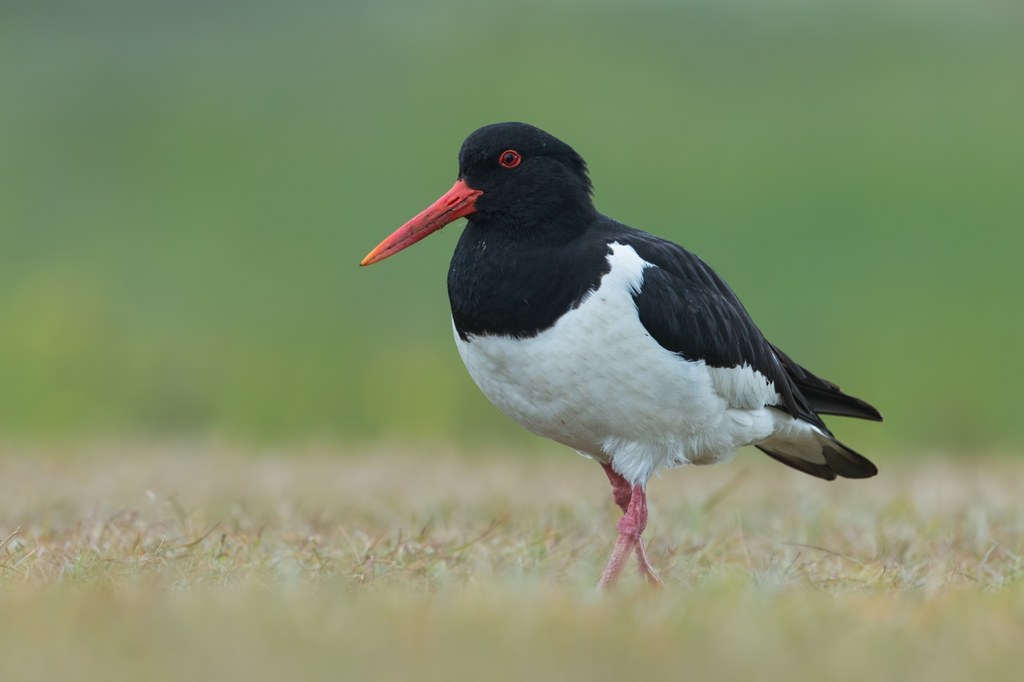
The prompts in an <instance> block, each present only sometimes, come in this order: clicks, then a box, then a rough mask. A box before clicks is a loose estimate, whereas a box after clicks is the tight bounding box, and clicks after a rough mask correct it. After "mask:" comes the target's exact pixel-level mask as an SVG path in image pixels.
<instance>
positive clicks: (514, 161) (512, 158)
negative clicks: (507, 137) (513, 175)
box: [498, 149, 523, 168]
mask: <svg viewBox="0 0 1024 682" xmlns="http://www.w3.org/2000/svg"><path fill="white" fill-rule="evenodd" d="M522 160H523V157H522V156H520V155H519V152H517V151H516V150H515V149H506V150H505V151H503V152H502V153H501V155H500V156H499V157H498V163H500V164H501V165H502V166H504V167H505V168H515V167H516V166H518V165H519V162H520V161H522Z"/></svg>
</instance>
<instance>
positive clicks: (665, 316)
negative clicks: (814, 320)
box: [624, 231, 881, 435]
mask: <svg viewBox="0 0 1024 682" xmlns="http://www.w3.org/2000/svg"><path fill="white" fill-rule="evenodd" d="M624 241H625V242H626V243H628V244H629V245H630V246H632V247H633V248H634V249H635V250H636V252H637V254H639V256H640V257H641V258H643V259H644V260H645V261H647V262H648V263H651V264H652V265H654V266H655V267H650V268H647V269H646V270H645V271H644V282H643V286H642V287H641V290H640V292H638V293H637V294H636V295H635V297H634V298H635V300H636V304H637V310H638V313H639V316H640V322H641V323H642V324H643V325H644V327H645V328H646V329H647V331H648V332H649V333H650V334H651V336H652V337H653V338H654V340H656V341H657V342H658V343H659V344H660V345H661V346H662V347H664V348H666V349H667V350H670V351H672V352H674V353H679V354H680V355H682V356H683V357H685V358H687V359H688V360H703V361H704V362H706V363H707V364H708V365H710V366H711V367H739V366H742V365H744V364H746V365H749V366H750V367H752V368H753V369H755V370H757V371H758V372H760V373H761V374H763V375H764V376H765V377H766V378H767V379H768V380H769V381H772V382H773V383H774V384H775V389H776V390H777V391H778V392H779V395H780V396H781V398H782V402H781V404H780V405H778V406H777V407H778V408H780V409H783V410H785V411H786V412H788V413H789V414H791V415H793V416H794V417H797V418H799V419H803V420H804V421H807V422H810V423H811V424H814V425H815V426H817V427H819V428H820V429H822V430H823V431H824V432H825V433H828V434H830V435H831V432H830V431H829V430H828V428H827V427H826V426H825V424H824V422H822V420H821V418H820V417H819V416H818V414H819V413H821V414H836V415H843V416H848V417H858V418H861V419H872V420H881V415H880V414H879V413H878V410H876V409H875V408H874V407H872V406H871V405H869V404H868V403H866V402H864V401H863V400H860V399H858V398H854V397H853V396H849V395H846V394H844V393H842V391H840V389H839V387H838V386H836V385H835V384H833V383H831V382H829V381H826V380H824V379H821V378H819V377H817V376H815V375H814V374H812V373H811V372H810V371H808V370H807V369H805V368H804V367H802V366H800V365H799V364H797V363H796V362H794V361H793V360H792V359H790V358H789V356H787V355H786V354H785V353H783V352H782V351H780V350H779V349H778V348H776V347H775V346H773V345H772V344H771V343H769V342H768V340H767V339H765V337H764V335H763V334H762V333H761V330H760V329H758V328H757V325H756V324H754V321H753V320H752V319H751V317H750V315H749V314H748V313H747V311H746V309H745V308H744V307H743V304H742V303H740V300H739V298H738V297H737V296H736V294H735V293H734V292H733V291H732V289H730V288H729V286H728V285H727V284H726V283H725V282H724V281H723V280H722V278H721V277H719V276H718V275H717V274H716V273H715V271H714V270H712V269H711V268H710V267H709V266H708V265H707V264H706V263H705V262H704V261H702V260H701V259H700V258H699V257H698V256H696V255H695V254H693V253H692V252H690V251H688V250H687V249H685V248H683V247H681V246H679V245H677V244H673V243H672V242H669V241H666V240H664V239H660V238H658V237H655V236H654V235H651V234H648V233H646V232H640V231H633V232H630V233H629V234H628V235H627V236H626V238H625V240H624Z"/></svg>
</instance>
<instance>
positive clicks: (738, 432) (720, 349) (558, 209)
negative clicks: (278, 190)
mask: <svg viewBox="0 0 1024 682" xmlns="http://www.w3.org/2000/svg"><path fill="white" fill-rule="evenodd" d="M591 196H592V189H591V182H590V177H589V174H588V171H587V165H586V163H585V162H584V161H583V159H582V158H581V157H580V155H579V154H577V153H576V152H575V151H573V149H572V148H571V147H570V146H569V145H567V144H565V143H564V142H562V141H561V140H558V139H556V138H555V137H553V136H551V135H549V134H548V133H546V132H544V131H543V130H540V129H538V128H535V127H533V126H531V125H527V124H525V123H497V124H494V125H489V126H485V127H483V128H480V129H479V130H477V131H476V132H474V133H473V134H471V135H470V136H469V137H468V138H467V139H466V141H465V142H464V143H463V145H462V149H461V151H460V152H459V176H458V181H457V182H456V183H455V185H454V186H453V187H452V188H451V189H450V190H448V192H446V193H445V194H444V195H443V196H441V198H440V199H438V200H437V201H435V202H434V203H433V204H431V205H430V206H429V207H428V208H427V209H426V210H424V211H423V212H422V213H420V214H419V215H417V216H416V217H415V218H413V219H412V220H410V221H409V222H407V223H406V224H405V225H403V226H402V227H400V228H399V229H398V230H396V231H395V232H394V233H393V234H391V236H389V237H388V238H387V239H385V240H384V241H383V242H381V243H380V245H379V246H377V248H375V249H374V250H373V251H371V252H370V254H369V255H367V256H366V258H364V259H363V261H362V263H361V264H362V265H370V264H371V263H376V262H378V261H381V260H383V259H385V258H388V257H389V256H392V255H394V254H396V253H398V252H399V251H401V250H402V249H404V248H406V247H407V246H410V245H412V244H414V243H416V242H418V241H419V240H421V239H423V238H424V237H426V236H427V235H429V234H431V233H432V232H435V231H437V230H439V229H441V228H442V227H444V226H445V225H447V224H448V223H450V222H452V221H453V220H456V219H457V218H462V217H466V218H467V219H468V222H467V225H466V228H465V230H463V232H462V236H461V237H460V238H459V243H458V246H456V248H455V253H454V255H453V257H452V262H451V266H450V268H449V270H448V297H449V300H450V302H451V308H452V323H453V326H454V330H455V342H456V344H457V346H458V349H459V353H460V355H461V356H462V360H463V362H464V363H465V365H466V368H467V369H468V370H469V373H470V375H471V376H472V377H473V380H474V381H475V382H476V384H477V386H479V387H480V390H481V391H483V393H484V395H486V396H487V397H488V398H489V399H490V401H491V402H492V403H494V404H495V405H496V406H497V407H498V408H499V409H500V410H501V411H502V412H504V413H505V414H507V415H509V416H510V417H512V418H513V419H515V420H516V421H518V422H519V423H520V424H522V425H523V426H524V427H526V428H527V429H529V430H530V431H532V432H534V433H536V434H539V435H541V436H545V437H547V438H551V439H553V440H555V441H558V442H559V443H563V444H565V445H567V446H569V447H571V448H573V449H575V450H577V451H579V452H580V453H581V454H584V455H586V456H588V457H590V458H592V459H594V460H596V461H597V462H599V463H600V464H601V466H602V467H604V471H605V473H606V474H607V476H608V479H609V481H610V482H611V485H612V495H613V499H614V501H615V503H616V504H617V505H618V506H619V507H620V508H621V509H622V512H623V516H622V518H621V519H620V520H619V523H618V538H617V540H616V543H615V547H614V549H613V551H612V555H611V558H610V559H609V561H608V564H607V566H606V568H605V570H604V573H603V574H602V576H601V580H600V585H602V586H609V585H611V584H613V583H614V582H615V581H616V579H617V578H618V576H619V573H620V572H621V571H622V568H623V565H624V564H625V562H626V561H627V560H628V558H629V556H630V555H631V554H634V553H635V555H636V558H637V563H638V565H639V569H640V572H641V574H642V575H643V576H644V577H646V578H647V580H649V581H650V582H652V583H658V582H660V580H659V578H658V576H657V573H656V572H655V571H654V569H653V568H652V567H651V565H650V562H649V561H648V560H647V555H646V552H645V550H644V544H643V540H642V539H641V535H642V533H643V531H644V528H645V526H646V524H647V498H646V492H645V490H646V486H647V482H648V480H649V479H650V477H651V476H652V475H653V474H654V472H655V471H657V470H658V469H661V468H669V467H675V466H680V465H684V464H712V463H715V462H719V461H722V460H725V459H728V458H729V457H730V456H731V455H732V453H733V452H734V451H735V449H736V448H738V447H740V446H742V445H754V446H756V447H758V448H759V449H760V450H762V451H763V452H764V453H765V454H767V455H769V456H770V457H773V458H775V459H776V460H778V461H780V462H782V463H783V464H786V465H788V466H791V467H793V468H794V469H798V470H800V471H803V472H804V473H807V474H811V475H812V476H817V477H819V478H824V479H829V480H831V479H834V478H836V477H837V476H842V477H845V478H867V477H870V476H874V475H875V474H876V473H877V472H878V470H877V469H876V468H875V465H874V464H872V463H871V462H870V461H869V460H867V459H866V458H864V457H863V456H861V455H859V454H857V453H856V452H854V451H853V450H851V449H850V448H849V447H847V446H845V445H843V444H842V443H840V442H839V441H838V440H836V438H835V437H834V436H833V435H832V433H831V432H830V431H829V429H828V427H827V426H826V425H825V423H824V422H823V421H822V420H821V417H820V416H819V415H822V414H829V415H841V416H845V417H857V418H860V419H870V420H876V421H881V418H882V417H881V415H880V414H879V412H878V410H876V409H875V408H874V407H872V406H871V405H869V404H868V403H866V402H864V401H863V400H860V399H858V398H854V397H853V396H850V395H847V394H845V393H843V392H842V391H840V389H839V387H838V386H836V385H835V384H833V383H831V382H829V381H826V380H824V379H821V378H820V377H817V376H815V375H814V374H812V373H811V372H810V371H808V370H807V369H805V368H804V367H802V366H801V365H799V364H797V363H796V362H794V361H793V360H792V359H791V358H790V357H789V356H788V355H786V354H785V353H783V352H782V351H781V350H779V349H778V348H777V347H776V346H774V345H773V344H771V343H770V342H769V341H768V340H767V339H765V337H764V335H763V334H762V333H761V331H760V330H759V329H758V328H757V326H756V325H755V324H754V322H753V321H752V320H751V318H750V316H749V315H748V314H747V311H746V310H745V309H744V307H743V305H742V304H741V303H740V301H739V299H738V298H737V297H736V294H734V293H733V291H732V289H730V288H729V286H728V285H727V284H726V283H725V282H724V281H722V279H721V278H720V277H719V276H718V275H717V274H716V273H715V271H714V270H712V269H711V268H710V267H709V266H708V265H707V264H706V263H704V261H702V260H701V259H700V258H698V257H697V256H696V255H694V254H693V253H691V252H689V251H687V250H686V249H685V248H683V247H681V246H678V245H676V244H673V243H672V242H669V241H666V240H664V239H660V238H659V237H656V236H654V235H651V234H649V233H647V232H642V231H640V230H637V229H634V228H632V227H628V226H626V225H623V224H622V223H619V222H617V221H615V220H613V219H611V218H609V217H607V216H605V215H602V214H601V213H598V212H597V210H596V209H595V208H594V204H593V201H592V199H591Z"/></svg>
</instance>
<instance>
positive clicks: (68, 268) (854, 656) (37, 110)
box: [0, 0, 1024, 680]
mask: <svg viewBox="0 0 1024 682" xmlns="http://www.w3.org/2000/svg"><path fill="white" fill-rule="evenodd" d="M1022 35H1024V5H1021V4H1020V3H1014V2H1002V1H999V0H936V1H935V2H927V3H924V2H916V1H913V0H888V1H885V2H883V1H882V0H867V1H864V2H855V1H853V0H829V1H827V2H811V1H810V0H778V1H775V2H757V1H755V0H718V1H711V0H703V1H697V0H685V1H683V2H667V1H665V0H638V1H636V2H629V3H626V2H613V1H608V0H603V1H599V2H591V1H588V0H549V1H547V2H539V1H538V0H526V1H523V2H515V3H468V2H462V1H456V0H439V1H438V2H431V3H426V2H414V1H413V0H399V1H382V2H369V1H368V0H344V1H342V2H328V1H327V0H312V1H309V2H298V3H284V2H277V1H272V0H253V1H251V2H247V3H232V2H227V1H226V0H213V1H211V2H168V1H164V2H160V1H158V0H134V1H128V0H96V1H94V2H89V3H81V2H71V1H69V0H54V1H52V2H45V3H27V2H26V3H6V4H4V5H3V6H2V7H0V642H2V643H0V647H4V649H3V650H0V679H30V678H35V679H54V678H56V677H58V676H60V677H69V676H76V675H75V674H74V673H76V672H77V673H78V675H77V676H78V677H79V678H81V677H82V676H85V677H90V678H92V677H95V678H97V679H122V678H123V679H129V678H130V679H140V678H146V679H183V678H188V679H196V678H198V677H218V678H220V679H259V678H264V679H274V678H277V679H282V678H284V677H286V676H289V673H292V674H293V675H298V678H297V679H318V678H322V679H327V678H333V679H337V678H338V677H341V678H346V677H351V678H352V679H357V678H358V679H362V678H367V677H371V678H372V677H375V676H376V677H378V678H382V679H400V678H402V677H408V676H410V675H411V674H413V673H418V677H419V678H420V679H453V678H459V677H465V678H470V677H472V678H479V677H482V676H484V675H487V676H489V677H490V678H491V679H522V678H523V677H525V676H526V675H532V676H541V677H544V675H543V674H541V673H540V672H539V671H544V670H548V671H550V670H561V671H564V674H562V675H561V677H563V678H572V677H575V676H583V675H586V676H587V677H588V678H590V679H602V678H603V677H606V678H613V677H614V678H619V677H621V676H622V675H625V674H627V673H628V672H629V671H637V670H643V671H649V672H651V673H652V674H653V675H654V676H655V677H658V676H660V677H666V676H668V675H669V674H671V675H673V676H674V677H675V676H680V675H684V674H687V671H689V673H690V674H692V675H693V676H694V677H696V678H698V679H700V678H702V677H708V676H710V675H712V674H716V675H719V676H722V675H724V676H725V677H727V678H729V677H733V676H735V677H740V676H745V677H751V676H752V675H757V676H758V678H759V679H783V678H785V679H803V678H805V677H806V678H808V679H809V678H811V677H815V678H821V677H824V678H826V679H851V680H852V679H865V678H872V679H897V678H898V679H906V678H908V677H909V678H913V677H915V676H920V677H927V678H929V679H933V680H941V679H965V678H966V677H968V676H970V675H972V674H973V675H975V676H976V677H977V678H978V679H985V678H988V679H997V678H1000V677H1002V678H1004V679H1005V678H1006V677H1007V676H1008V675H1009V674H1010V673H1009V672H1008V671H1012V670H1017V669H1019V667H1015V666H1017V664H1021V663H1024V661H1021V659H1020V655H1019V652H1018V651H1017V649H1019V644H1016V643H1018V642H1019V641H1021V640H1020V638H1021V637H1022V636H1024V598H1022V589H1024V583H1022V581H1021V576H1022V575H1024V564H1022V563H1021V561H1022V560H1021V557H1022V556H1024V519H1022V517H1021V507H1020V503H1019V501H1018V497H1019V496H1018V494H1017V493H1018V491H1019V490H1020V484H1021V482H1022V481H1024V458H1021V457H1020V454H1021V451H1022V449H1021V442H1022V439H1024V420H1022V419H1021V418H1020V411H1021V407H1022V403H1024V399H1022V397H1021V394H1020V390H1019V387H1020V386H1021V384H1022V382H1024V369H1022V366H1021V362H1020V356H1021V347H1022V341H1021V339H1022V336H1024V314H1022V312H1021V311H1022V306H1021V302H1020V299H1021V294H1022V293H1024V274H1022V273H1024V268H1022V267H1021V265H1020V263H1019V260H1020V255H1019V254H1020V252H1021V251H1022V248H1024V230H1022V228H1024V77H1022V74H1024V40H1022V39H1021V36H1022ZM502 120H522V121H527V122H530V123H533V124H535V125H538V126H540V127H542V128H544V129H546V130H548V131H549V132H551V133H553V134H555V135H556V136H558V137H560V138H562V139H564V140H565V141H566V142H568V143H569V144H571V145H573V146H574V147H575V148H576V149H577V151H579V152H580V153H581V154H582V155H583V156H584V158H585V159H587V161H588V162H589V165H590V169H591V175H592V178H593V180H594V185H595V197H596V204H597V206H598V208H599V210H602V211H603V212H605V213H608V214H609V215H612V216H613V217H615V218H617V219H619V220H622V221H623V222H626V223H629V224H631V225H634V226H636V227H640V228H643V229H647V230H649V231H652V232H655V233H657V234H659V235H661V236H664V237H667V238H669V239H671V240H673V241H676V242H679V243H681V244H683V245H685V246H687V247H689V248H691V249H692V250H694V251H696V252H697V253H698V254H700V255H701V256H702V257H703V258H704V259H705V260H707V261H708V262H709V263H710V264H711V265H712V266H713V267H714V268H715V269H716V270H718V271H719V272H720V273H721V274H722V275H723V276H724V277H725V278H726V280H727V281H728V282H729V283H730V284H731V285H732V287H733V288H734V289H735V290H736V291H737V293H738V294H739V295H740V297H741V298H742V299H743V300H744V302H745V304H746V305H747V307H748V309H749V310H750V312H751V314H752V315H753V317H754V319H755V320H756V321H757V322H758V323H759V324H760V326H761V327H762V329H763V330H764V331H765V332H766V334H767V335H768V337H769V338H770V339H771V340H772V341H773V342H774V343H776V344H777V345H779V346H780V347H781V348H783V349H784V350H785V351H786V352H787V353H789V354H790V355H792V356H793V357H794V358H795V359H797V360H798V361H800V362H801V363H802V364H805V365H807V366H808V367H809V368H811V369H812V370H814V371H816V372H818V373H820V374H822V375H823V376H825V377H828V378H829V379H832V380H834V381H836V382H837V383H839V384H840V385H841V386H843V388H844V389H847V390H849V391H850V392H852V393H854V394H855V395H858V396H861V397H864V398H866V399H868V400H869V401H870V402H872V403H874V404H875V405H877V406H878V407H879V408H880V409H881V411H882V412H883V414H884V415H885V417H886V422H885V423H883V424H880V425H879V424H863V423H850V422H843V421H842V420H832V421H831V422H830V423H831V425H832V426H834V428H835V431H836V432H837V434H838V435H839V436H840V437H841V438H842V439H843V440H845V441H848V442H850V443H851V444H852V445H853V446H854V447H856V449H858V450H859V451H861V452H863V453H865V454H866V455H869V456H870V457H871V458H872V459H874V460H875V461H876V462H878V463H879V465H880V468H881V470H882V476H881V477H880V478H878V479H874V480H872V481H868V482H860V483H852V484H851V483H840V484H828V485H827V484H824V483H822V482H819V481H814V480H811V479H807V478H805V477H802V476H801V475H800V474H797V473H796V472H792V471H790V470H786V469H783V468H782V467H779V466H778V465H775V464H774V463H772V462H768V461H763V462H762V461H761V460H765V458H763V457H760V455H757V454H755V453H753V452H750V453H743V454H741V455H740V457H739V458H738V459H737V463H735V464H733V465H729V466H726V467H719V468H716V469H713V470H710V471H709V470H694V471H684V472H672V473H670V474H669V475H667V476H666V477H665V479H664V480H658V481H655V482H653V483H652V493H651V495H652V517H651V526H650V528H651V531H652V532H653V538H654V539H653V540H652V555H653V557H652V558H655V559H656V560H655V563H656V565H658V566H660V567H664V569H665V577H666V579H667V581H668V583H669V587H668V589H667V590H666V591H664V592H663V593H662V594H661V595H659V594H650V593H647V592H646V591H642V590H640V589H639V585H636V584H633V581H632V580H630V581H627V585H626V586H625V589H624V590H623V591H621V592H619V593H617V594H615V595H612V596H610V597H608V598H607V599H606V600H602V598H601V597H600V596H599V595H598V594H597V593H596V592H594V591H593V590H592V589H591V587H590V585H591V583H592V582H593V580H596V577H597V575H598V573H599V570H600V566H601V564H602V562H603V560H604V558H605V557H606V555H607V552H608V550H609V549H610V547H611V542H612V539H613V538H612V534H613V533H614V522H615V514H614V513H613V511H614V510H613V508H612V507H611V504H610V501H609V499H608V498H607V490H606V486H607V484H606V481H604V479H603V476H602V474H601V473H600V470H599V469H598V468H597V467H596V466H594V465H593V464H588V463H586V462H585V461H583V460H579V459H578V458H576V457H575V456H574V455H572V454H571V453H569V452H567V451H566V450H565V449H564V448H561V447H559V446H556V445H553V444H550V443H546V442H544V441H542V440H541V439H538V438H535V437H533V436H531V435H529V434H527V433H525V432H524V431H523V430H522V429H521V428H520V427H518V426H517V425H516V424H514V423H512V422H511V421H510V420H508V419H506V418H505V417H503V416H502V415H501V414H499V413H498V412H497V411H496V410H495V409H494V408H493V407H491V406H490V405H489V404H488V403H487V401H486V400H485V399H484V398H483V397H482V396H481V395H480V393H479V392H478V390H477V389H476V387H475V386H474V385H473V383H472V381H471V380H470V378H469V377H468V375H467V374H466V372H465V370H464V369H463V367H462V365H461V362H460V360H459V358H458V355H457V353H456V351H455V348H454V344H453V343H452V341H451V326H450V320H449V313H448V304H447V295H446V291H445V275H446V271H447V263H448V258H449V256H450V253H451V250H452V249H453V248H454V244H455V238H456V236H457V234H458V231H459V229H460V226H459V225H457V224H456V225H452V226H450V227H449V228H447V229H446V230H444V231H443V232H441V233H440V234H438V235H435V236H433V237H431V238H430V239H428V240H425V241H424V242H422V243H420V244H419V245H417V246H416V248H414V249H410V250H409V251H408V252H405V253H402V254H401V255H399V256H397V257H395V258H394V259H391V260H388V261H387V262H386V263H383V264H380V265H376V266H374V267H371V268H359V267H358V265H357V264H358V262H359V260H360V259H361V258H362V257H363V256H364V255H365V254H366V253H367V252H368V251H369V250H370V249H371V248H372V247H373V246H375V245H376V244H377V243H378V242H379V241H380V240H381V239H382V238H383V237H384V236H386V235H387V234H388V233H390V232H391V231H392V230H393V229H395V228H396V227H398V226H399V225H400V224H402V223H403V222H404V221H405V220H406V219H408V218H409V217H411V216H412V215H414V214H416V213H417V212H418V211H420V210H421V209H422V208H423V207H425V206H426V205H427V204H428V203H430V202H431V201H433V200H434V199H435V198H436V197H437V196H439V195H440V193H441V192H443V191H444V190H446V189H447V188H448V187H449V186H450V185H451V183H452V181H453V180H454V177H455V173H456V170H457V165H456V155H457V152H458V148H459V145H460V144H461V142H462V140H463V139H464V137H465V136H466V135H467V134H468V133H470V132H471V131H472V130H474V129H475V128H477V127H479V126H481V125H484V124H487V123H491V122H495V121H502ZM435 461H437V462H438V464H437V466H436V470H435V466H434V464H433V463H434V462H435ZM588 472H589V473H588ZM659 495H660V496H662V497H660V498H659ZM716 495H717V497H716ZM709 500H710V502H709ZM805 545H806V546H807V547H805ZM801 548H803V549H801ZM629 577H630V578H631V579H632V578H633V577H634V576H629ZM720 609H721V610H720ZM58 624H59V625H58ZM97 624H103V626H102V627H95V626H96V625H97ZM48 638H49V639H48ZM383 641H389V642H393V643H394V645H395V646H397V647H401V648H402V649H403V650H405V651H408V652H412V653H411V654H410V656H411V659H410V660H413V661H420V662H421V663H422V666H423V667H422V669H420V670H417V669H416V668H415V667H409V666H405V667H403V664H402V663H401V662H400V661H398V660H397V659H395V660H391V659H389V654H388V650H387V647H385V646H384V644H383V643H382V642H383ZM338 642H345V644H344V645H339V644H338ZM463 645H465V646H469V647H471V648H472V650H473V654H472V655H469V654H466V652H465V651H463V649H462V647H463ZM737 650H739V651H745V652H749V657H747V658H744V657H736V656H735V654H734V652H735V651H737ZM54 651H56V652H63V653H62V654H61V655H60V656H54V655H52V653H51V652H54ZM524 651H533V652H534V653H535V655H536V657H535V658H534V659H531V660H529V661H528V660H525V659H522V656H523V652H524ZM610 651H625V652H628V653H625V654H623V655H622V656H619V657H616V658H614V660H612V657H611V656H610V655H602V654H607V652H610ZM936 651H941V652H942V654H941V655H939V656H935V655H934V652H936ZM595 652H596V653H595ZM930 652H932V653H930ZM65 654H66V656H65ZM803 655H807V656H809V657H808V658H802V656H803ZM62 656H63V657H62ZM300 661H301V663H300ZM509 661H511V662H513V663H514V664H509V665H506V663H507V662H509ZM410 665H412V664H410ZM805 666H806V667H805ZM157 671H159V672H157ZM823 671H824V673H830V674H821V673H822V672H823ZM449 673H450V674H449Z"/></svg>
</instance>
